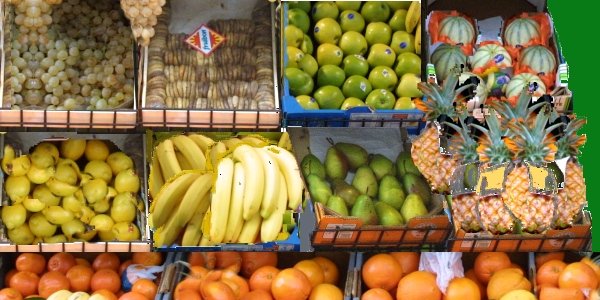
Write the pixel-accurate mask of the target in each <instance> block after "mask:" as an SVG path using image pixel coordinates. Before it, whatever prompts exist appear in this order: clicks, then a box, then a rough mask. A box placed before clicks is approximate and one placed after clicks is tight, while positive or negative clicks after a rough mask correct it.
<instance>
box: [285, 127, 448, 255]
mask: <svg viewBox="0 0 600 300" xmlns="http://www.w3.org/2000/svg"><path fill="white" fill-rule="evenodd" d="M289 131H290V136H291V137H292V143H293V145H294V149H295V155H296V158H297V160H298V161H302V158H303V157H304V156H305V155H307V154H308V153H312V154H314V155H316V156H317V157H318V158H319V159H320V160H322V159H323V158H324V157H325V152H326V151H327V148H328V147H329V142H327V141H325V140H326V139H332V140H333V141H334V142H349V143H352V142H354V143H356V144H358V145H361V146H363V147H364V148H365V149H366V150H367V152H368V153H373V154H375V153H380V154H383V155H384V156H386V157H388V158H389V159H390V160H392V161H395V160H396V156H397V155H398V153H399V150H400V151H402V149H410V145H409V136H408V134H407V131H406V130H405V129H401V128H395V129H392V128H370V129H367V128H336V129H329V128H290V129H289ZM349 176H353V173H350V175H349ZM346 181H347V182H348V180H346ZM307 197H309V196H307ZM443 201H444V200H443V196H441V195H437V196H434V197H433V200H432V203H431V205H430V207H428V210H429V214H428V215H427V216H423V217H417V218H414V219H411V220H410V221H409V222H408V223H407V224H406V225H405V226H392V227H384V226H379V225H377V226H373V225H369V226H366V225H363V224H362V222H361V221H360V219H358V218H356V217H343V216H340V215H338V214H336V213H335V212H332V211H330V210H329V209H327V208H326V207H325V206H324V205H322V204H321V203H315V202H313V201H311V202H310V203H309V208H310V209H312V210H314V214H315V217H316V225H315V228H314V229H309V228H307V227H304V226H303V227H301V229H302V230H312V231H313V233H312V237H311V240H312V246H313V247H314V248H315V249H330V248H341V249H351V248H364V247H370V248H372V247H379V248H384V247H389V248H391V247H397V248H398V247H399V248H402V247H404V248H420V247H421V246H424V247H426V248H427V247H429V248H436V249H437V248H440V247H441V248H443V249H445V248H444V247H445V242H446V239H447V238H448V236H449V234H450V231H451V230H452V227H451V225H450V221H449V217H448V215H447V214H446V212H444V211H443Z"/></svg>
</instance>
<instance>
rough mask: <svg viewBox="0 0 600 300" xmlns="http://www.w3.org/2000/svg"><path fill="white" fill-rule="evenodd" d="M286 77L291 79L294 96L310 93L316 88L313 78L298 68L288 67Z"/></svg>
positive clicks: (291, 89) (291, 91)
mask: <svg viewBox="0 0 600 300" xmlns="http://www.w3.org/2000/svg"><path fill="white" fill-rule="evenodd" d="M285 77H286V78H287V80H288V81H289V84H290V93H291V94H292V96H299V95H310V93H311V92H312V90H313V88H314V82H313V79H312V78H311V77H310V76H309V75H308V74H306V72H304V71H302V70H300V69H298V68H286V69H285Z"/></svg>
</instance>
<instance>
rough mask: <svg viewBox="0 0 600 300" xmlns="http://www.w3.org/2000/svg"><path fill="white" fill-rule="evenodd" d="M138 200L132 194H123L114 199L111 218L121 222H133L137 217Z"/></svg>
mask: <svg viewBox="0 0 600 300" xmlns="http://www.w3.org/2000/svg"><path fill="white" fill-rule="evenodd" d="M135 203H136V198H135V196H134V195H133V194H132V193H121V194H118V195H117V196H116V197H115V199H113V204H112V206H111V208H110V217H111V218H112V219H113V220H114V221H115V223H119V222H133V220H135V216H136V207H135Z"/></svg>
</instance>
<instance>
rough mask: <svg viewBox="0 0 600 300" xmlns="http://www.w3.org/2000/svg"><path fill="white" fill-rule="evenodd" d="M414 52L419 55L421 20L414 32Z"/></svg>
mask: <svg viewBox="0 0 600 300" xmlns="http://www.w3.org/2000/svg"><path fill="white" fill-rule="evenodd" d="M415 53H417V54H418V55H421V22H419V25H418V26H417V31H416V32H415Z"/></svg>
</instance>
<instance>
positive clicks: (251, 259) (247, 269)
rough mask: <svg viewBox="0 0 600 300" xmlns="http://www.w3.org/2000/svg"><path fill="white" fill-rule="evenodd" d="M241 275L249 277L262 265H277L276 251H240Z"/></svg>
mask: <svg viewBox="0 0 600 300" xmlns="http://www.w3.org/2000/svg"><path fill="white" fill-rule="evenodd" d="M241 256H242V275H243V276H245V277H250V276H251V275H252V273H254V271H256V270H257V269H258V268H260V267H262V266H272V267H276V266H277V253H276V252H242V254H241Z"/></svg>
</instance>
